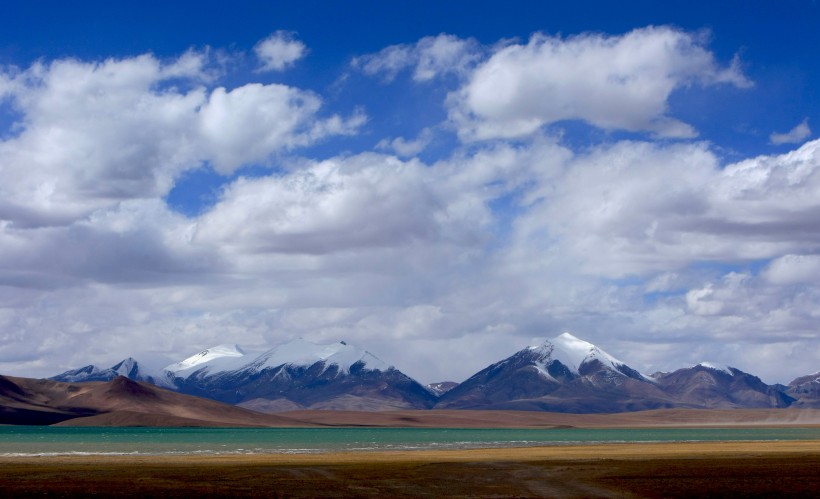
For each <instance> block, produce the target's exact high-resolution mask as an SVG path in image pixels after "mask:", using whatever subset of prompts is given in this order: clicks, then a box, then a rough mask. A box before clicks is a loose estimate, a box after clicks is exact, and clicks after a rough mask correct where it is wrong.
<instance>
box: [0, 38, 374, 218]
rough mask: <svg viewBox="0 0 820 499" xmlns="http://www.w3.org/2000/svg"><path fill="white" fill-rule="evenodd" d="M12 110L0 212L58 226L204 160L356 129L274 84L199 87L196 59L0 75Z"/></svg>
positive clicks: (201, 70) (206, 76)
mask: <svg viewBox="0 0 820 499" xmlns="http://www.w3.org/2000/svg"><path fill="white" fill-rule="evenodd" d="M0 74H2V75H3V79H4V81H5V82H6V84H4V87H5V88H6V90H5V92H6V93H7V95H8V96H9V97H10V98H11V99H12V100H13V102H14V106H15V109H16V110H18V111H19V113H20V114H21V117H20V118H19V120H18V121H17V123H16V125H15V131H16V133H15V134H13V135H12V136H10V137H9V138H7V139H5V140H2V139H0V163H2V165H3V167H2V169H0V199H2V201H0V220H10V221H13V222H14V223H16V224H18V225H22V226H40V225H54V224H58V225H59V224H67V223H70V222H71V221H73V220H77V219H80V218H82V217H85V216H88V215H89V214H90V213H92V212H93V211H94V210H96V209H100V208H105V207H109V206H111V205H112V204H115V203H117V202H120V201H122V200H128V199H134V198H156V197H161V196H163V195H165V194H166V193H167V192H168V191H169V190H170V189H171V187H172V186H173V185H174V182H175V179H176V178H177V177H178V176H179V175H180V174H181V173H182V172H183V171H186V170H189V169H193V168H198V167H200V166H201V165H202V164H203V163H205V162H211V163H213V165H214V166H215V167H216V168H217V169H218V170H219V171H220V172H226V173H227V172H231V171H233V170H234V169H236V168H238V167H240V166H242V165H244V164H247V163H253V164H260V163H262V164H264V163H266V162H267V161H268V159H269V157H270V156H271V155H273V154H275V153H277V152H281V151H287V150H291V149H293V148H296V147H301V146H307V145H310V144H312V143H314V142H315V141H317V140H320V139H322V138H324V137H327V136H330V135H339V134H351V133H355V132H356V130H357V129H358V127H359V126H361V124H362V123H363V122H364V120H365V117H364V116H363V114H362V113H361V112H359V113H357V114H354V115H353V116H351V117H349V118H342V117H339V116H335V115H334V116H330V117H328V118H319V117H318V116H317V114H318V112H319V109H320V107H321V101H320V99H319V98H318V97H317V96H316V95H314V94H313V93H310V92H306V91H303V90H300V89H296V88H293V87H287V86H284V85H260V84H253V83H251V84H247V85H244V86H240V87H238V88H235V89H233V90H231V91H227V90H225V89H224V88H221V87H219V88H215V89H213V90H208V88H207V87H206V86H205V84H206V83H207V82H209V81H211V79H212V78H213V74H212V72H210V71H209V69H208V63H207V56H206V55H205V54H203V53H196V52H188V53H186V54H183V55H182V56H180V57H179V58H177V59H172V60H169V61H165V62H163V61H160V60H158V59H157V58H155V57H154V56H152V55H142V56H138V57H132V58H126V59H118V60H117V59H109V60H106V61H103V62H82V61H77V60H58V61H53V62H51V63H37V64H34V65H32V66H31V67H30V68H28V69H26V70H23V71H18V70H14V71H7V72H5V73H0Z"/></svg>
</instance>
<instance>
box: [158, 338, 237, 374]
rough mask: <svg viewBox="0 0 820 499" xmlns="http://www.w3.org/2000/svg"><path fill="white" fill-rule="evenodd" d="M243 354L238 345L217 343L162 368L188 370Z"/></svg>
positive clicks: (177, 370)
mask: <svg viewBox="0 0 820 499" xmlns="http://www.w3.org/2000/svg"><path fill="white" fill-rule="evenodd" d="M243 356H245V352H244V351H242V349H241V348H240V347H239V345H233V344H224V345H217V346H215V347H211V348H208V349H207V350H203V351H201V352H199V353H197V354H195V355H192V356H190V357H188V358H187V359H185V360H183V361H181V362H176V363H174V364H171V365H169V366H166V367H165V369H164V370H165V371H168V372H171V373H178V372H180V371H190V370H192V369H194V368H201V367H204V366H205V365H207V364H211V363H213V362H214V361H217V360H219V359H224V358H228V359H235V358H237V357H243ZM196 370H198V369H196Z"/></svg>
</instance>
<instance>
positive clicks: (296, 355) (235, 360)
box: [165, 338, 390, 378]
mask: <svg viewBox="0 0 820 499" xmlns="http://www.w3.org/2000/svg"><path fill="white" fill-rule="evenodd" d="M317 362H324V363H325V368H326V369H327V368H328V367H330V366H331V365H336V366H338V368H339V372H340V373H349V372H350V368H351V367H352V366H353V365H354V364H356V363H358V362H361V363H362V364H363V365H364V366H365V368H366V369H369V370H374V371H386V370H388V369H389V368H390V366H389V365H387V364H386V363H384V362H383V361H382V360H381V359H379V358H378V357H376V356H375V355H373V354H371V353H370V352H368V351H366V350H360V349H358V348H356V347H354V346H352V345H348V344H347V343H345V342H343V341H342V342H339V343H333V344H329V345H321V344H316V343H311V342H309V341H306V340H303V339H301V338H299V339H296V340H293V341H291V342H288V343H285V344H282V345H279V346H277V347H274V348H272V349H270V350H268V351H266V352H263V353H261V354H247V353H245V352H244V351H243V350H242V349H241V348H240V347H238V346H237V345H219V346H216V347H213V348H209V349H207V350H203V351H202V352H200V353H198V354H196V355H193V356H191V357H189V358H187V359H185V360H183V361H182V362H178V363H176V364H171V365H170V366H168V367H166V368H165V371H167V372H169V373H170V374H171V376H172V377H177V378H187V377H189V376H191V375H192V374H194V373H199V374H198V375H207V376H212V375H215V374H220V373H226V372H237V371H248V370H250V371H253V372H259V371H262V370H264V369H267V368H275V367H279V366H283V365H286V364H287V365H293V366H305V367H309V366H312V365H313V364H316V363H317Z"/></svg>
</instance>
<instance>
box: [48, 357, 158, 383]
mask: <svg viewBox="0 0 820 499" xmlns="http://www.w3.org/2000/svg"><path fill="white" fill-rule="evenodd" d="M118 376H124V377H126V378H128V379H132V380H134V381H147V382H149V383H154V381H155V379H154V376H151V375H149V374H145V373H143V371H142V369H141V368H140V365H139V362H137V361H136V360H134V359H132V358H131V357H128V358H127V359H125V360H122V361H120V362H118V363H116V364H114V365H113V366H111V367H109V368H107V369H100V368H99V367H97V366H93V365H88V366H85V367H81V368H79V369H72V370H70V371H66V372H64V373H62V374H58V375H57V376H53V377H51V378H49V379H50V380H52V381H61V382H63V383H79V382H86V381H111V380H113V379H116V378H117V377H118Z"/></svg>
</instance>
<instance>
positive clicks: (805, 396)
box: [786, 372, 820, 409]
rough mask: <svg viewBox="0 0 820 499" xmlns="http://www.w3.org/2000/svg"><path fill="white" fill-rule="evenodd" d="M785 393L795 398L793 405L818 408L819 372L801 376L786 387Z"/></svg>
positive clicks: (819, 401) (819, 404)
mask: <svg viewBox="0 0 820 499" xmlns="http://www.w3.org/2000/svg"><path fill="white" fill-rule="evenodd" d="M786 393H787V394H788V395H789V396H791V397H793V398H795V399H796V401H795V403H794V406H795V407H811V408H815V409H820V372H816V373H814V374H808V375H806V376H801V377H799V378H797V379H795V380H794V381H792V382H791V383H789V386H788V387H787V391H786Z"/></svg>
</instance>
